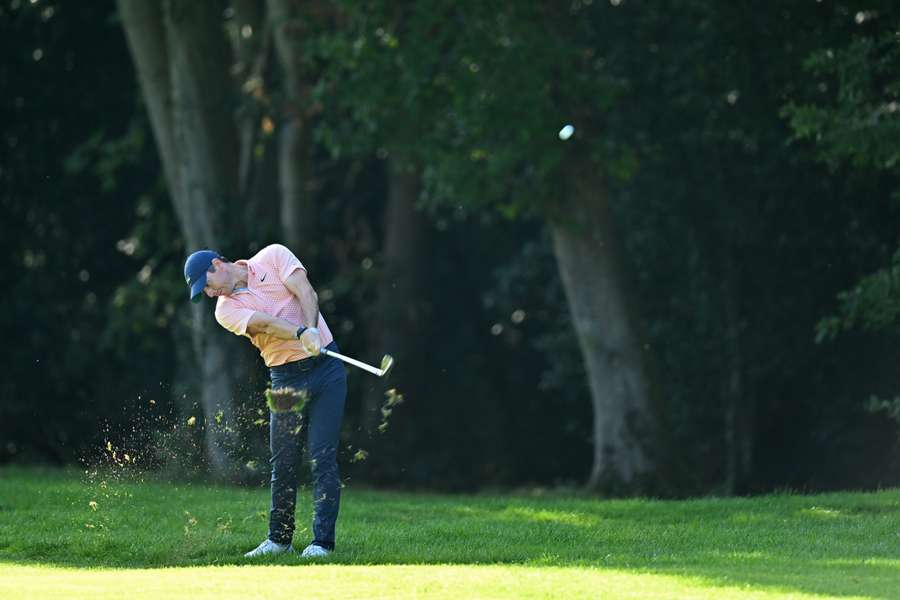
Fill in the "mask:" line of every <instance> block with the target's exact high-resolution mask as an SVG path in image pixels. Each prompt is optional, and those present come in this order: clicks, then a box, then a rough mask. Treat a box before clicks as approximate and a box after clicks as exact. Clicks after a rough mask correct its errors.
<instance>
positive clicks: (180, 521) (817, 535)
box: [0, 470, 900, 598]
mask: <svg viewBox="0 0 900 600" xmlns="http://www.w3.org/2000/svg"><path fill="white" fill-rule="evenodd" d="M298 506H299V507H300V510H299V512H298V530H297V532H296V534H295V541H296V542H297V544H298V545H302V544H303V543H304V542H305V541H306V539H307V538H308V537H309V531H308V524H307V523H308V518H309V514H308V510H307V508H308V506H309V495H308V491H301V495H300V498H299V499H298ZM267 509H268V492H267V490H265V489H260V490H248V489H243V488H241V489H238V488H227V487H221V488H212V487H200V486H192V485H174V484H162V483H151V482H145V483H140V482H137V481H135V482H129V483H120V482H116V481H114V480H110V479H109V478H108V477H107V478H104V477H103V476H98V477H93V478H91V477H84V476H83V475H74V476H73V474H72V473H53V472H34V471H24V470H0V562H7V563H18V564H35V563H41V564H51V565H59V566H68V567H93V568H97V567H110V568H125V567H128V568H157V567H163V566H165V567H177V566H199V565H243V564H304V563H303V562H302V560H301V559H299V558H297V557H278V558H275V559H271V560H262V561H246V560H244V559H243V558H242V555H243V553H244V552H246V551H247V550H249V549H251V548H253V547H254V546H255V545H256V544H257V543H258V542H259V541H260V540H261V539H262V538H263V537H264V536H265V531H266V525H267ZM338 535H339V540H338V543H339V547H338V552H337V553H336V554H335V555H334V556H333V557H331V558H329V559H328V560H327V562H328V563H330V564H342V565H360V564H365V565H387V564H422V565H427V564H465V565H470V564H511V565H512V564H518V565H529V566H561V567H573V566H574V567H597V568H611V569H617V570H630V571H636V572H645V573H655V574H665V575H676V576H685V577H692V578H701V579H703V580H705V581H708V582H709V583H710V584H711V585H729V586H735V585H736V586H744V585H749V586H752V587H754V588H779V589H789V590H796V591H801V592H808V593H819V594H831V595H854V596H856V595H858V596H867V597H873V598H894V597H897V594H898V593H900V493H898V492H897V491H885V492H879V493H877V494H828V495H820V496H790V495H779V496H766V497H760V498H752V499H721V500H718V499H703V500H693V501H677V502H676V501H647V500H612V501H605V500H598V499H570V498H561V497H535V498H532V497H524V496H513V497H502V496H496V495H495V496H439V495H431V494H397V493H383V492H372V491H364V490H357V489H353V488H349V489H347V490H345V494H344V502H343V505H342V516H341V520H340V522H339V528H338Z"/></svg>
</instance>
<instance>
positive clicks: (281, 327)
mask: <svg viewBox="0 0 900 600" xmlns="http://www.w3.org/2000/svg"><path fill="white" fill-rule="evenodd" d="M297 329H298V327H297V326H296V325H294V324H293V323H291V322H290V321H285V320H284V319H281V318H279V317H273V316H271V315H266V314H262V313H254V315H253V317H252V318H251V319H250V323H248V324H247V333H249V334H250V335H256V334H258V333H264V334H266V335H271V336H272V337H276V338H278V339H280V340H295V339H297Z"/></svg>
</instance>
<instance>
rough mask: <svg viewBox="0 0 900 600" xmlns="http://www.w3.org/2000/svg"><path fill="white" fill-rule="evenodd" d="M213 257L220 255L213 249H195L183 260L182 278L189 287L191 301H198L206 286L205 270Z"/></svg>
mask: <svg viewBox="0 0 900 600" xmlns="http://www.w3.org/2000/svg"><path fill="white" fill-rule="evenodd" d="M214 258H222V256H221V255H220V254H219V253H218V252H215V251H213V250H197V251H196V252H194V253H193V254H191V255H190V256H188V257H187V260H186V261H184V280H185V281H186V282H187V284H188V287H190V288H191V302H200V300H201V297H202V294H203V288H205V287H206V272H207V271H208V270H209V267H210V266H212V261H213V259H214Z"/></svg>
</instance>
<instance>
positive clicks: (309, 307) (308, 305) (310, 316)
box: [297, 287, 319, 327]
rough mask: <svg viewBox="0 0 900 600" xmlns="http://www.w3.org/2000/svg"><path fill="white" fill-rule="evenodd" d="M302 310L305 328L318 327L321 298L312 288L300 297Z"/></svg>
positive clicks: (298, 298)
mask: <svg viewBox="0 0 900 600" xmlns="http://www.w3.org/2000/svg"><path fill="white" fill-rule="evenodd" d="M297 300H299V301H300V310H301V312H302V313H303V326H304V327H318V324H319V296H318V294H316V292H315V291H313V289H312V288H311V287H307V289H306V290H304V291H303V293H301V294H300V295H299V296H298V297H297Z"/></svg>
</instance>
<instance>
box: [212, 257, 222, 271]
mask: <svg viewBox="0 0 900 600" xmlns="http://www.w3.org/2000/svg"><path fill="white" fill-rule="evenodd" d="M224 262H225V261H223V260H222V259H220V258H214V259H212V266H214V267H215V268H216V269H218V268H219V267H221V266H222V265H223V264H224Z"/></svg>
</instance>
